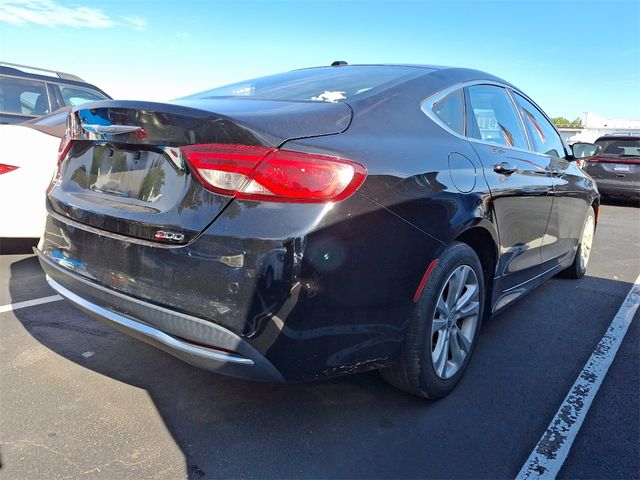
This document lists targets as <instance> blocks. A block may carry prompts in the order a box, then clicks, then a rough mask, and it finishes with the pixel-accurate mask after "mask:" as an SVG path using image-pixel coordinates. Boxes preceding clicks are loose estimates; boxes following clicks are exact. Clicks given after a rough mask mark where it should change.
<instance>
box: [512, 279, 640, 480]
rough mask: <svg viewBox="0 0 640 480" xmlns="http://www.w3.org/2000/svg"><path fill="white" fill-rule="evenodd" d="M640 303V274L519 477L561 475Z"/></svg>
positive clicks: (522, 478)
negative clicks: (561, 469) (563, 465)
mask: <svg viewBox="0 0 640 480" xmlns="http://www.w3.org/2000/svg"><path fill="white" fill-rule="evenodd" d="M639 305H640V276H638V278H637V279H636V281H635V282H634V284H633V286H632V287H631V290H630V291H629V293H628V294H627V297H626V298H625V299H624V302H622V306H621V307H620V310H618V313H616V316H615V317H613V320H612V321H611V324H610V325H609V328H608V329H607V331H606V333H605V334H604V336H603V337H602V339H601V340H600V342H599V343H598V345H597V346H596V348H595V350H594V351H593V353H592V354H591V357H590V358H589V360H588V361H587V363H586V365H585V366H584V368H583V369H582V371H581V372H580V374H579V375H578V378H577V379H576V381H575V383H574V384H573V386H572V387H571V390H569V393H568V394H567V396H566V397H565V399H564V401H563V402H562V405H560V408H559V409H558V412H557V413H556V415H555V417H554V418H553V420H551V423H550V424H549V426H548V427H547V429H546V430H545V432H544V434H543V435H542V438H540V441H539V442H538V444H537V445H536V446H535V448H534V449H533V451H532V452H531V455H529V458H528V459H527V461H526V462H525V463H524V465H523V467H522V469H521V470H520V473H518V476H517V477H516V479H517V480H524V479H540V478H544V479H547V478H555V477H556V476H557V475H558V472H559V471H560V468H561V467H562V464H563V463H564V461H565V460H566V458H567V455H568V454H569V450H570V449H571V445H572V444H573V441H574V440H575V438H576V435H577V434H578V431H579V430H580V427H581V426H582V422H583V421H584V419H585V417H586V416H587V412H588V411H589V408H590V407H591V403H592V402H593V399H594V397H595V396H596V393H598V389H599V388H600V385H601V384H602V380H604V377H605V375H606V374H607V371H608V370H609V367H610V366H611V363H612V362H613V359H614V358H615V356H616V353H617V352H618V349H619V348H620V344H621V343H622V340H623V339H624V336H625V335H626V333H627V330H628V329H629V325H631V321H632V320H633V316H634V315H635V313H636V310H638V306H639Z"/></svg>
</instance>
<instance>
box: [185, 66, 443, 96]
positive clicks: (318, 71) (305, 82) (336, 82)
mask: <svg viewBox="0 0 640 480" xmlns="http://www.w3.org/2000/svg"><path fill="white" fill-rule="evenodd" d="M429 71H432V70H428V69H424V68H412V67H382V66H357V67H356V66H351V67H349V66H346V67H326V68H310V69H307V70H295V71H293V72H287V73H280V74H277V75H270V76H268V77H261V78H256V79H253V80H247V81H244V82H239V83H234V84H232V85H227V86H225V87H219V88H214V89H212V90H207V91H205V92H201V93H196V94H195V95H191V96H189V97H184V99H206V98H221V97H222V98H224V97H250V98H256V99H261V100H298V101H311V102H337V101H340V100H347V99H349V98H352V97H355V96H357V95H362V94H365V93H371V92H372V91H379V90H382V89H384V88H385V87H388V86H391V85H394V84H397V83H399V82H402V81H405V80H409V79H411V78H415V77H418V76H420V75H424V74H425V73H427V72H429Z"/></svg>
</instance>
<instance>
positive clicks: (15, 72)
mask: <svg viewBox="0 0 640 480" xmlns="http://www.w3.org/2000/svg"><path fill="white" fill-rule="evenodd" d="M7 65H12V64H6V63H5V64H2V62H0V75H6V76H10V77H18V78H26V79H30V80H41V81H44V82H52V83H62V84H65V85H74V86H77V87H89V88H92V89H94V90H96V91H98V92H100V93H102V94H103V95H106V96H107V97H109V98H111V96H110V95H108V94H107V93H106V92H104V91H103V90H102V89H100V88H98V87H96V86H95V85H93V84H91V83H87V82H85V81H84V80H82V79H81V78H80V77H75V75H71V74H62V75H64V76H63V77H60V76H56V75H41V74H38V73H31V72H25V71H24V70H20V69H19V68H16V67H15V66H7ZM25 68H34V70H37V69H36V68H35V67H25ZM44 71H45V72H46V71H48V70H44ZM51 72H53V71H51ZM53 73H55V72H53ZM71 77H75V78H77V80H73V79H72V78H71Z"/></svg>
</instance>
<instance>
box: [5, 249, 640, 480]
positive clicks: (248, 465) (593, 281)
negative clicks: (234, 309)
mask: <svg viewBox="0 0 640 480" xmlns="http://www.w3.org/2000/svg"><path fill="white" fill-rule="evenodd" d="M24 263H27V264H29V263H34V264H35V263H37V260H36V259H35V258H33V257H31V258H27V259H24V260H21V261H19V262H16V263H15V264H14V265H12V274H13V273H14V271H16V270H19V269H20V268H22V269H23V270H24V268H25V265H21V264H24ZM10 286H11V285H10ZM629 287H630V285H629V284H628V283H625V282H617V281H611V280H605V279H601V278H596V277H585V278H584V279H582V280H579V281H570V280H556V279H553V280H550V281H549V282H547V283H546V284H545V285H543V286H542V287H540V288H538V289H537V290H536V291H535V292H533V293H532V294H531V295H529V296H528V297H527V298H525V299H523V300H522V301H520V302H519V303H518V304H517V305H516V306H514V307H513V308H511V309H509V310H508V311H507V312H505V313H503V314H500V315H498V316H497V317H495V318H493V319H492V320H491V321H489V322H487V323H486V324H485V326H484V329H483V334H482V335H481V337H480V340H479V345H478V348H477V351H476V354H475V358H474V361H473V362H472V363H471V365H470V368H469V370H468V371H467V373H466V376H465V378H463V380H462V382H461V383H460V385H459V387H458V389H457V390H456V391H455V392H454V393H453V394H452V395H450V396H449V397H447V398H445V399H443V400H441V401H439V402H435V403H430V402H425V401H422V400H419V399H416V398H413V397H411V396H409V395H406V394H403V393H400V392H398V391H396V390H394V389H393V388H391V387H390V386H388V385H387V384H386V383H384V381H383V380H382V379H381V378H380V376H379V375H378V374H377V373H376V372H371V373H366V374H361V375H356V376H351V377H343V378H337V379H333V380H327V381H318V382H310V383H297V384H264V383H251V382H245V381H241V380H234V379H230V378H226V377H222V376H217V375H215V374H211V373H208V372H205V371H201V370H198V369H196V368H193V367H191V366H189V365H186V364H184V363H182V362H180V361H179V360H177V359H174V358H173V357H171V356H170V355H168V354H166V353H164V352H161V351H159V350H156V349H154V348H153V347H150V346H147V345H146V344H143V343H141V342H138V341H136V340H133V339H131V338H129V337H127V336H126V335H124V334H121V333H120V332H118V331H115V330H112V329H110V328H108V327H106V326H104V325H102V324H101V323H99V322H97V321H94V320H92V319H90V318H88V317H86V316H85V315H84V314H82V313H81V312H80V311H78V310H75V309H74V308H73V307H71V306H70V305H67V304H66V303H63V302H60V303H58V304H56V307H55V308H56V315H55V316H54V315H51V314H50V313H49V314H48V313H47V312H46V311H45V310H44V309H36V308H32V309H23V310H18V311H16V312H14V313H15V315H16V317H17V318H18V319H19V321H20V322H21V323H22V325H23V326H24V328H26V330H27V331H28V332H29V333H30V335H32V336H33V337H34V338H35V339H36V340H37V341H38V342H40V343H41V344H42V345H44V346H45V347H46V348H48V349H50V350H52V351H53V352H55V353H56V354H58V355H60V356H62V357H64V358H66V359H68V360H70V361H71V362H74V363H76V364H78V365H81V366H82V367H85V368H87V369H90V370H92V371H94V372H97V373H99V374H101V375H104V376H107V377H110V378H112V379H115V380H117V381H119V382H123V383H125V384H128V385H131V386H134V387H137V388H140V389H143V390H145V391H146V392H147V393H148V395H149V398H150V399H151V401H152V402H153V405H154V406H155V408H156V409H157V412H158V414H159V415H160V416H161V418H162V420H163V421H164V423H165V425H166V427H167V429H168V431H169V432H170V433H171V435H172V436H173V439H174V440H175V442H176V444H177V446H178V447H179V448H180V449H181V451H182V453H183V454H184V458H185V463H186V469H187V472H186V473H187V476H188V478H191V479H200V478H212V477H216V478H219V477H223V478H228V477H234V478H239V477H260V478H293V477H296V478H300V477H306V478H317V477H324V478H327V477H332V478H336V477H342V478H344V477H350V478H372V477H376V478H389V477H424V476H429V477H439V478H445V477H446V478H462V477H466V478H471V477H473V478H481V477H484V478H491V477H493V478H496V477H513V476H514V475H515V474H516V473H517V471H518V470H519V468H520V466H521V464H522V462H523V461H524V459H525V458H526V457H527V456H528V454H529V452H530V449H531V447H532V446H533V445H535V443H536V442H537V440H538V438H539V435H540V434H541V432H542V431H543V430H544V428H545V427H546V424H547V422H548V421H549V419H550V418H551V416H552V415H553V413H554V412H555V408H557V405H558V404H559V403H560V402H561V400H562V398H563V397H564V395H565V394H566V392H567V389H568V387H569V385H571V384H572V383H573V381H574V380H575V376H576V374H577V372H579V371H580V369H581V368H582V366H583V364H584V361H585V360H586V359H587V358H588V357H589V355H590V353H591V351H592V349H593V348H594V346H595V344H596V343H597V342H598V341H599V339H600V337H601V335H602V333H603V332H604V330H605V329H606V328H607V326H608V324H609V322H610V321H611V318H612V316H613V315H614V314H615V311H616V310H617V308H618V307H619V304H620V300H619V296H620V295H622V296H624V295H625V294H626V292H627V291H628V289H629ZM567 299H571V301H567ZM603 299H604V300H603ZM58 312H59V313H58ZM565 320H570V321H565ZM87 350H90V351H93V352H95V355H93V356H91V357H90V358H84V357H83V356H82V352H84V351H87ZM77 381H78V382H81V381H82V378H79V379H78V380H77ZM72 387H73V386H71V387H69V388H72ZM53 401H55V400H53ZM78 422H82V419H81V418H78ZM105 434H106V432H105ZM138 473H139V472H138Z"/></svg>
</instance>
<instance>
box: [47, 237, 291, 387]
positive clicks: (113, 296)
mask: <svg viewBox="0 0 640 480" xmlns="http://www.w3.org/2000/svg"><path fill="white" fill-rule="evenodd" d="M35 252H36V254H37V255H38V259H39V260H40V264H41V265H42V268H43V270H44V271H45V273H46V275H47V281H48V282H49V285H50V286H51V287H52V288H53V289H54V290H55V291H56V292H58V293H59V294H60V295H62V296H63V297H64V298H66V299H67V300H68V301H70V302H71V303H72V304H74V305H75V306H76V307H78V308H79V309H80V310H82V311H84V312H85V313H87V314H88V315H90V316H91V317H93V318H96V319H97V320H100V321H102V322H104V323H106V324H108V325H110V326H111V327H114V328H116V329H118V330H121V331H123V332H124V333H126V334H128V335H130V336H132V337H135V338H137V339H139V340H142V341H144V342H146V343H149V344H151V345H153V346H155V347H158V348H160V349H162V350H164V351H166V352H168V353H170V354H172V355H174V356H175V357H177V358H179V359H181V360H183V361H185V362H187V363H189V364H191V365H194V366H196V367H200V368H203V369H206V370H210V371H213V372H216V373H221V374H223V375H228V376H231V377H236V378H244V379H249V380H261V381H271V382H282V381H284V378H283V376H282V375H281V374H280V372H279V371H278V370H277V369H276V368H275V367H274V366H273V365H272V364H271V363H270V362H269V361H268V360H267V359H266V358H264V357H263V356H262V355H261V354H260V353H258V351H256V350H255V349H254V348H253V347H252V346H251V345H249V344H248V343H247V342H246V341H244V340H243V339H242V338H240V337H239V336H238V335H236V334H235V333H233V332H231V331H229V330H227V329H225V328H224V327H221V326H219V325H216V324H214V323H211V322H208V321H205V320H202V319H200V318H197V317H193V316H191V315H187V314H184V313H181V312H177V311H174V310H170V309H167V308H164V307H161V306H158V305H155V304H151V303H149V302H145V301H143V300H140V299H137V298H134V297H131V296H128V295H125V294H122V293H120V292H116V291H114V290H111V289H109V288H106V287H103V286H101V285H98V284H95V283H93V282H91V281H89V280H86V279H84V278H82V277H80V276H79V275H76V274H73V273H71V272H70V271H69V270H68V269H65V268H61V267H60V266H58V265H56V264H55V263H53V262H52V261H51V260H50V259H49V258H47V257H46V256H45V255H44V254H43V253H42V252H40V251H39V250H37V249H35ZM189 340H192V342H197V343H192V342H190V341H189ZM198 344H200V345H198ZM201 345H212V346H216V347H219V348H220V350H218V349H216V348H207V347H205V346H201ZM232 352H233V353H232Z"/></svg>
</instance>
